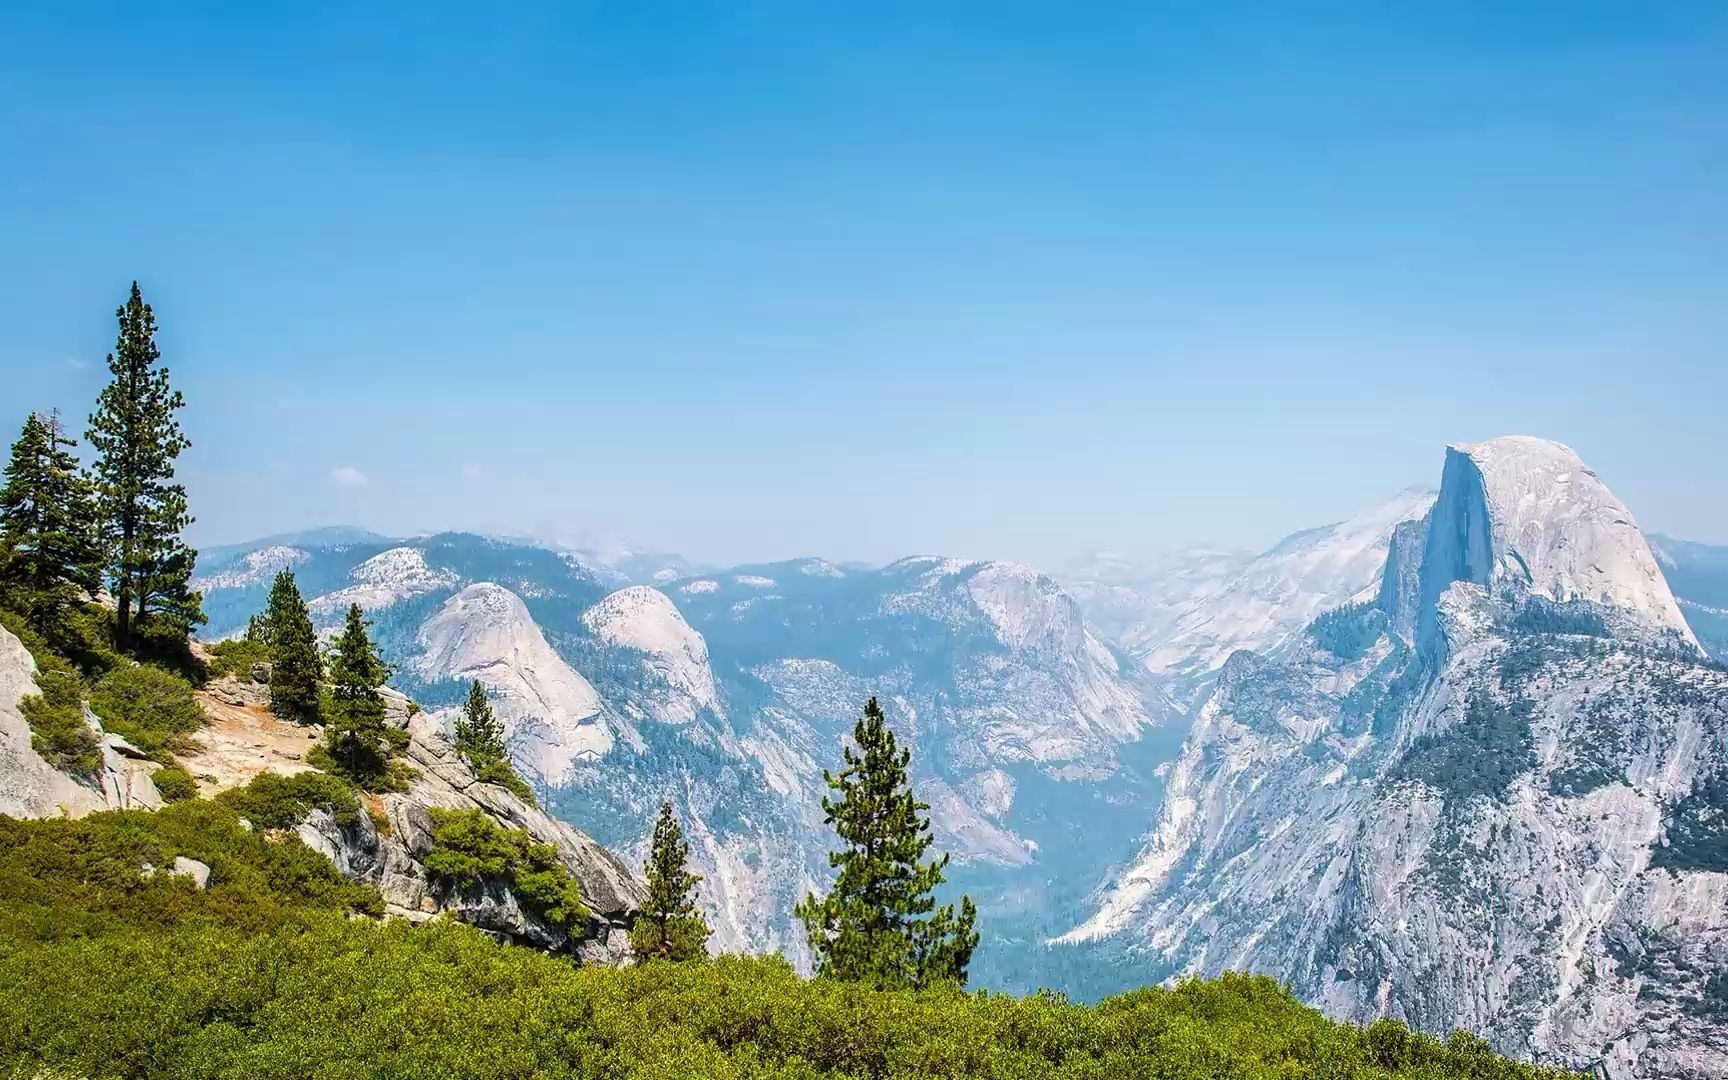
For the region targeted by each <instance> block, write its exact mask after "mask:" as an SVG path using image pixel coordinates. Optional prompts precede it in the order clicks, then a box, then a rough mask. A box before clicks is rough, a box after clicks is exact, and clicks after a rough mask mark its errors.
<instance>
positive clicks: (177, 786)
mask: <svg viewBox="0 0 1728 1080" xmlns="http://www.w3.org/2000/svg"><path fill="white" fill-rule="evenodd" d="M150 779H151V781H153V782H154V783H155V785H156V793H157V794H159V795H161V796H162V801H163V802H170V803H177V802H183V801H185V800H186V799H195V798H197V797H198V781H196V780H194V779H192V774H191V773H189V772H187V771H186V770H185V769H183V768H181V767H180V766H178V765H168V766H165V767H164V768H160V769H157V770H156V772H155V773H154V774H153V775H152V776H151V777H150Z"/></svg>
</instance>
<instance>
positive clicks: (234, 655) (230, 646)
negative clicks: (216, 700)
mask: <svg viewBox="0 0 1728 1080" xmlns="http://www.w3.org/2000/svg"><path fill="white" fill-rule="evenodd" d="M269 662H270V646H268V645H266V644H264V643H263V642H262V641H257V640H254V639H252V638H230V639H229V640H227V641H218V642H217V643H216V644H214V645H212V646H210V677H211V678H212V679H220V678H222V677H223V676H224V675H233V676H235V677H236V678H239V679H242V680H245V681H248V682H250V681H251V679H252V669H253V668H255V667H257V666H258V665H259V664H267V663H269Z"/></svg>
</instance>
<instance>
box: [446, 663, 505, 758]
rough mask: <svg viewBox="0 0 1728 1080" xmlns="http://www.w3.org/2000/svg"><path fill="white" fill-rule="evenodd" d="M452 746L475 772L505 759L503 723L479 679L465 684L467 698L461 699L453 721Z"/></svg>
mask: <svg viewBox="0 0 1728 1080" xmlns="http://www.w3.org/2000/svg"><path fill="white" fill-rule="evenodd" d="M456 749H457V750H458V751H459V752H460V753H461V754H462V756H463V757H465V758H467V759H468V764H469V765H470V766H471V767H472V768H473V769H474V771H475V772H476V773H482V772H486V771H487V768H486V767H487V766H488V765H495V764H497V763H499V762H502V761H505V760H507V755H506V751H505V748H504V724H503V722H502V721H501V720H499V719H498V717H497V716H496V715H494V714H493V712H492V705H491V703H490V702H488V701H487V700H486V691H485V690H484V689H483V688H482V687H481V686H480V680H479V679H475V680H474V683H473V685H471V686H469V687H468V700H467V701H465V702H463V703H462V716H461V718H460V719H458V720H457V721H456Z"/></svg>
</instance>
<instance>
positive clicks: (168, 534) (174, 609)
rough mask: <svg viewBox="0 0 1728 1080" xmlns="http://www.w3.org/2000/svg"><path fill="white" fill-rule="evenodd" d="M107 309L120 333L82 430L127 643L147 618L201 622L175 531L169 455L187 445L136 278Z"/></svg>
mask: <svg viewBox="0 0 1728 1080" xmlns="http://www.w3.org/2000/svg"><path fill="white" fill-rule="evenodd" d="M115 315H116V316H117V317H118V319H119V320H120V334H119V339H118V340H117V342H116V343H115V346H114V351H113V352H111V353H109V354H108V370H109V372H110V373H111V374H112V376H113V378H112V380H111V381H110V382H109V384H108V385H107V386H106V387H105V388H103V390H102V393H101V395H100V396H99V397H98V398H97V399H96V411H95V412H94V413H92V414H91V415H90V430H89V433H88V436H87V437H88V439H89V440H90V446H91V447H92V448H93V449H94V450H95V451H96V461H95V463H94V466H93V472H94V474H95V480H96V493H97V498H98V504H99V507H100V511H101V521H102V526H103V531H104V533H105V539H106V540H107V541H108V544H109V545H110V548H109V565H108V576H109V579H110V581H111V582H112V584H113V589H114V600H115V605H116V623H115V638H116V640H117V642H118V644H119V645H120V646H121V647H122V648H130V647H132V645H133V641H134V638H135V636H136V635H137V633H138V632H139V631H140V630H142V629H143V628H144V627H145V625H146V623H147V621H148V620H150V619H151V618H152V617H155V618H159V619H161V620H162V621H163V622H164V623H165V624H166V627H167V628H170V629H171V630H173V631H180V632H184V631H187V630H190V629H191V628H192V627H193V626H196V625H198V624H199V623H202V622H203V621H204V613H203V611H202V610H201V607H200V602H199V595H198V593H196V592H195V591H193V589H192V567H193V564H194V562H195V561H196V559H197V553H196V552H195V551H193V550H192V549H191V548H189V547H187V546H186V544H185V542H184V541H183V540H182V539H181V537H180V534H181V532H182V531H184V530H185V528H186V527H187V526H188V525H190V524H191V523H192V517H191V515H190V514H189V513H188V512H187V509H186V488H185V487H184V486H183V485H181V484H177V483H175V482H174V461H175V459H176V458H178V457H179V456H180V452H181V451H182V450H184V449H186V448H187V447H188V446H190V445H191V443H190V442H188V441H187V439H186V437H185V435H183V434H182V433H181V431H180V422H179V421H178V420H176V419H175V416H174V414H175V413H176V412H178V411H179V410H180V408H181V407H182V406H183V405H184V404H185V401H184V400H183V399H182V398H181V396H180V392H179V391H178V390H174V389H172V388H171V387H170V386H169V384H168V369H167V368H165V367H162V366H160V364H159V363H158V362H159V361H160V360H161V358H162V354H161V352H160V351H159V350H158V349H157V348H156V315H155V313H154V312H153V311H152V310H151V309H150V305H149V304H146V303H145V302H144V298H143V295H142V294H141V293H140V292H139V291H138V283H137V282H136V281H134V282H133V283H132V295H131V296H130V297H129V298H128V299H127V301H126V303H125V304H123V305H122V306H121V307H120V308H119V310H118V311H116V312H115Z"/></svg>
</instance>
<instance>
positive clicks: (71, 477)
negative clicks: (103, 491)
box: [0, 413, 102, 635]
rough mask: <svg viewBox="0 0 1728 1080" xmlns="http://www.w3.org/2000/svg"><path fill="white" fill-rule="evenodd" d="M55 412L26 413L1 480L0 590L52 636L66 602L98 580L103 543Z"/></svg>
mask: <svg viewBox="0 0 1728 1080" xmlns="http://www.w3.org/2000/svg"><path fill="white" fill-rule="evenodd" d="M77 445H78V444H77V443H76V442H74V441H73V440H71V439H69V438H67V437H66V434H65V432H64V430H63V429H62V428H61V426H60V417H59V416H58V415H57V414H52V413H51V414H49V415H47V416H44V415H42V414H41V413H31V414H30V416H29V417H28V418H27V419H26V420H25V421H24V430H23V433H22V434H20V435H19V436H18V441H17V442H15V443H13V444H12V456H11V459H10V460H9V461H8V462H7V464H6V482H5V486H4V487H0V593H3V599H4V602H5V603H6V604H7V605H8V606H9V607H12V608H14V609H15V610H17V611H18V613H19V614H21V615H23V616H24V617H25V619H26V620H27V621H28V622H29V623H30V625H31V626H33V627H34V628H35V629H37V630H38V631H41V632H43V633H46V634H50V635H52V634H53V633H54V631H55V630H56V629H57V628H58V626H59V624H60V619H61V616H62V615H64V613H65V611H66V609H67V608H68V607H70V606H71V605H72V604H74V603H77V602H78V600H79V599H80V598H81V597H83V596H84V595H86V594H90V593H94V592H96V591H97V590H98V589H100V588H101V587H102V548H101V543H100V540H99V536H98V531H97V527H96V508H95V501H94V498H93V494H92V491H91V487H90V483H89V481H88V480H87V479H85V477H84V476H83V475H82V474H81V473H80V472H79V471H78V459H77V458H76V457H75V456H74V455H73V454H72V448H73V447H74V446H77Z"/></svg>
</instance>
